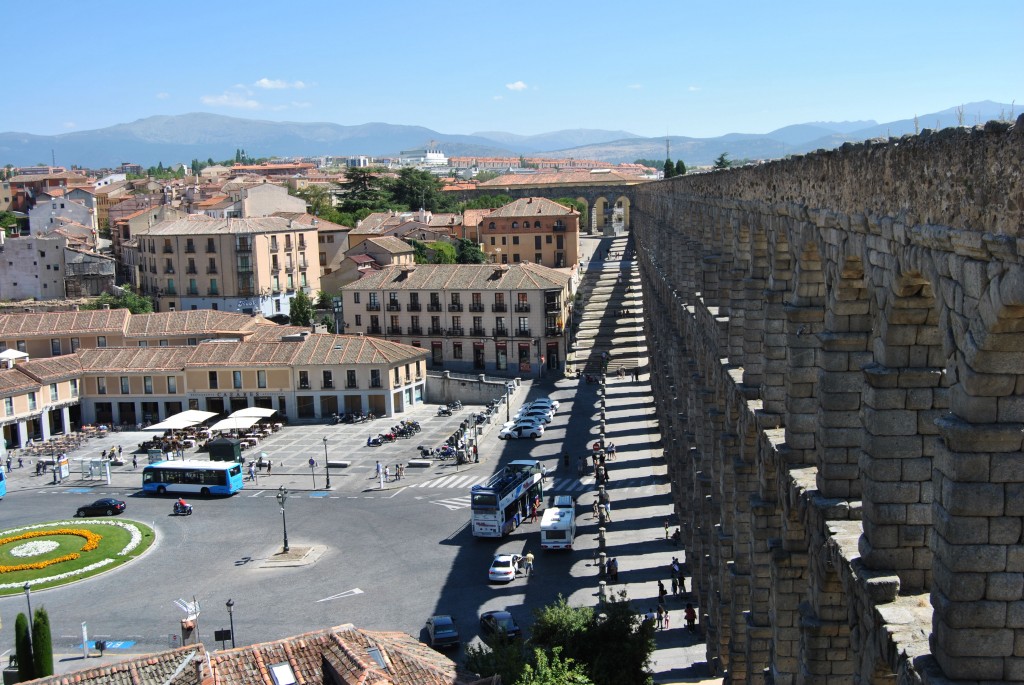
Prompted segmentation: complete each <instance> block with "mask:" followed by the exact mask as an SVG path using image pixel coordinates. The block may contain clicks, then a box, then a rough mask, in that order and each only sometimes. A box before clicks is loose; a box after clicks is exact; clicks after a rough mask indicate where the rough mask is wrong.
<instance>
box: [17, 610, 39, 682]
mask: <svg viewBox="0 0 1024 685" xmlns="http://www.w3.org/2000/svg"><path fill="white" fill-rule="evenodd" d="M30 640H31V636H30V635H29V630H28V617H26V616H25V614H18V617H17V618H16V619H14V653H15V654H16V655H17V657H18V680H21V681H26V680H32V679H34V678H35V662H34V661H33V660H32V643H31V641H30Z"/></svg>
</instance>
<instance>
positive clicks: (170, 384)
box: [167, 376, 178, 395]
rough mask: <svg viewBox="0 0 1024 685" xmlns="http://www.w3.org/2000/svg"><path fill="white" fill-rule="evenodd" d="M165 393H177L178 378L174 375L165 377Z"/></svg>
mask: <svg viewBox="0 0 1024 685" xmlns="http://www.w3.org/2000/svg"><path fill="white" fill-rule="evenodd" d="M167 394H168V395H177V394H178V379H177V378H176V377H175V376H168V377H167Z"/></svg>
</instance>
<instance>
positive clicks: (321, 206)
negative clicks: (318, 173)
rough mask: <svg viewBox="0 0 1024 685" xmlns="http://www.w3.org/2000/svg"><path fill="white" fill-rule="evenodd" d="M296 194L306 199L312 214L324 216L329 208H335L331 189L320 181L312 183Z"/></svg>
mask: <svg viewBox="0 0 1024 685" xmlns="http://www.w3.org/2000/svg"><path fill="white" fill-rule="evenodd" d="M295 194H296V195H297V196H298V197H301V198H302V199H303V200H305V201H306V204H307V205H308V206H309V213H310V214H315V215H316V216H323V215H324V214H325V213H326V212H327V210H329V209H333V208H334V203H333V199H332V198H331V189H330V188H329V187H328V186H325V185H322V184H320V183H312V184H310V185H308V186H306V187H305V188H303V189H302V190H299V191H297V192H296V193H295Z"/></svg>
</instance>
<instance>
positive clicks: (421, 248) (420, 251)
mask: <svg viewBox="0 0 1024 685" xmlns="http://www.w3.org/2000/svg"><path fill="white" fill-rule="evenodd" d="M405 242H407V243H409V244H410V245H412V249H413V254H412V259H413V261H414V262H416V263H417V264H430V254H429V253H428V252H427V244H426V243H421V242H420V241H418V240H413V239H412V238H406V240H405Z"/></svg>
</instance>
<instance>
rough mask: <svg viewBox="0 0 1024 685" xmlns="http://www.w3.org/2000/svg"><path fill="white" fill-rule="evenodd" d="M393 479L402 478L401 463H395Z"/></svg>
mask: <svg viewBox="0 0 1024 685" xmlns="http://www.w3.org/2000/svg"><path fill="white" fill-rule="evenodd" d="M395 480H402V465H401V464H395Z"/></svg>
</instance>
